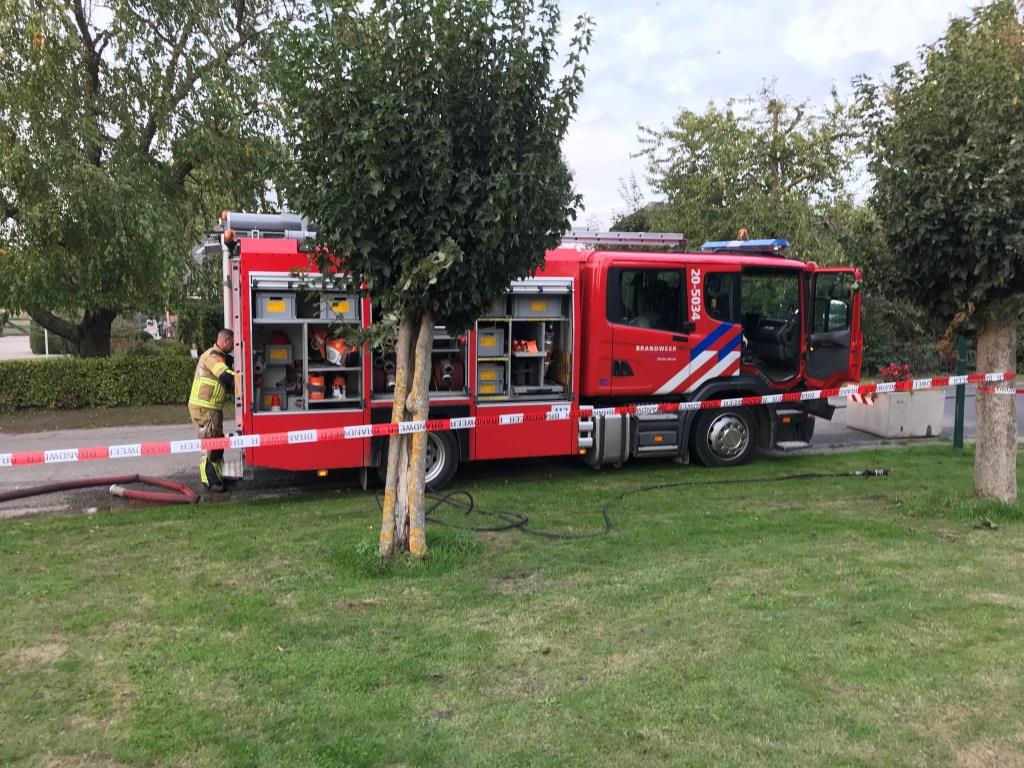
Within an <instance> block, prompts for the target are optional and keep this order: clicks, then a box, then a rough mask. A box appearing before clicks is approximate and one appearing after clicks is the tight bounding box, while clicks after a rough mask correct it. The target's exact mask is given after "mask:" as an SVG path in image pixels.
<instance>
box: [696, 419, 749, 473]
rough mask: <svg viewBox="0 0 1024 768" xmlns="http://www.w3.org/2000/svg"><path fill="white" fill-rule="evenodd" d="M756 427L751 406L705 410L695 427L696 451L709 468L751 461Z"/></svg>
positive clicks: (702, 462) (737, 464)
mask: <svg viewBox="0 0 1024 768" xmlns="http://www.w3.org/2000/svg"><path fill="white" fill-rule="evenodd" d="M756 442H757V427H756V426H755V421H754V417H753V414H751V413H750V410H749V409H748V408H722V409H719V410H713V411H702V412H701V413H700V415H699V416H698V417H697V420H696V422H695V423H694V427H693V450H694V452H695V453H696V454H697V458H698V460H699V461H700V463H701V464H703V465H704V466H706V467H738V466H739V465H741V464H746V463H747V462H748V461H750V457H751V456H752V455H753V453H754V444H755V443H756Z"/></svg>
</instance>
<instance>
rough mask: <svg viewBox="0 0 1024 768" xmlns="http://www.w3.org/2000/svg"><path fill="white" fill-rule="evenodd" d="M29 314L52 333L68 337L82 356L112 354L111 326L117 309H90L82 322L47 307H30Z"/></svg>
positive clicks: (105, 355)
mask: <svg viewBox="0 0 1024 768" xmlns="http://www.w3.org/2000/svg"><path fill="white" fill-rule="evenodd" d="M28 314H29V317H31V318H32V319H33V320H35V321H36V322H37V323H39V325H41V326H42V327H43V328H45V329H46V330H48V331H49V332H50V333H55V334H57V335H58V336H60V337H61V338H63V339H67V340H68V341H69V342H70V343H71V344H72V345H74V347H75V349H76V350H78V354H79V355H80V356H82V357H107V356H109V355H110V327H111V325H112V324H113V322H114V318H115V317H117V310H116V309H95V310H92V309H91V310H88V311H87V312H86V313H85V315H84V316H83V318H82V322H80V323H72V322H70V321H68V320H65V319H64V318H62V317H58V316H57V315H55V314H53V313H52V312H49V311H47V310H45V309H30V310H29V313H28Z"/></svg>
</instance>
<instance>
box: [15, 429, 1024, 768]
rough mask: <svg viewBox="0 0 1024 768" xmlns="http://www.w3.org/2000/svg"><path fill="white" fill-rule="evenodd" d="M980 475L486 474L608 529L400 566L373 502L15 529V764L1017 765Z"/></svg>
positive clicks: (755, 468)
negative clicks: (381, 549) (976, 488)
mask: <svg viewBox="0 0 1024 768" xmlns="http://www.w3.org/2000/svg"><path fill="white" fill-rule="evenodd" d="M972 463H973V459H972V457H970V456H968V457H966V458H955V457H954V456H953V455H952V451H951V449H950V448H949V447H948V446H931V447H923V448H912V449H905V450H885V451H876V452H867V453H847V454H840V455H831V456H824V455H822V456H805V457H784V458H781V459H761V460H759V461H757V462H755V463H754V464H752V465H750V466H748V467H744V468H742V469H739V470H733V471H723V470H711V471H708V470H702V469H699V468H694V467H689V468H680V467H677V466H676V465H674V464H670V463H665V464H661V463H658V464H655V463H648V464H646V465H645V464H642V463H641V464H637V465H634V466H629V467H624V468H623V469H621V470H604V471H601V472H593V471H592V470H589V469H587V468H585V467H583V466H580V467H578V468H577V467H575V466H570V467H569V468H565V467H564V466H563V467H561V468H559V469H558V470H557V471H554V472H551V473H548V472H545V471H542V470H540V469H537V468H533V469H528V470H527V471H519V472H516V473H515V474H512V473H510V474H509V476H508V478H507V479H502V478H501V476H500V475H498V474H497V473H498V472H499V471H501V470H499V469H495V470H493V471H492V472H490V473H489V474H488V473H486V472H485V473H479V472H477V473H475V474H474V473H470V475H469V478H468V480H466V481H464V482H463V483H461V484H460V487H463V488H466V489H467V490H470V491H471V492H472V493H473V494H474V496H475V497H476V500H477V503H478V504H480V505H481V506H483V507H484V508H489V509H495V508H503V509H518V510H521V511H523V512H525V513H527V514H528V515H529V516H530V520H531V525H533V526H534V527H536V528H538V529H547V530H560V531H574V530H575V531H585V530H593V529H599V528H600V527H601V524H602V521H601V515H600V509H601V507H602V505H603V504H604V503H605V502H606V501H611V502H612V504H611V506H610V508H609V513H610V515H611V518H612V520H613V523H614V525H615V528H616V530H615V531H614V532H613V533H612V534H611V535H609V536H606V537H599V538H594V539H588V540H583V541H575V542H559V541H551V540H546V539H540V538H536V537H531V536H527V535H524V534H522V533H517V532H511V533H500V534H494V533H489V534H466V533H462V532H459V531H452V530H449V529H444V528H440V527H437V526H432V527H431V528H430V529H429V532H428V543H429V544H430V546H431V551H432V558H431V560H430V561H429V562H428V563H426V564H416V565H410V564H407V563H398V564H395V565H393V566H391V567H390V568H387V569H381V568H379V567H378V566H376V564H375V562H374V559H373V557H372V554H371V552H372V549H373V546H374V542H375V534H374V531H375V527H376V524H377V522H378V514H377V512H376V508H375V506H374V504H373V501H372V497H371V496H370V495H369V494H364V493H362V492H350V493H346V494H342V495H339V496H334V497H330V498H316V499H309V500H302V501H296V500H291V501H271V502H263V503H249V504H238V503H227V504H221V505H203V506H199V507H194V508H162V509H147V510H143V511H133V512H113V513H106V514H100V515H98V516H94V517H79V518H50V519H46V518H37V519H30V520H18V521H9V522H3V523H0V606H2V614H0V615H2V616H3V621H2V622H0V690H2V692H3V693H2V695H0V765H4V766H54V767H56V766H60V767H61V768H65V767H67V768H71V767H74V768H84V767H85V766H104V767H105V768H110V767H111V766H124V765H131V766H135V765H146V766H183V765H187V766H275V767H276V766H348V765H353V766H360V765H390V766H434V765H445V766H447V765H453V766H523V765H531V766H534V765H536V766H566V765H573V766H577V765H578V766H615V767H616V768H618V767H619V766H633V765H707V766H721V765H736V766H740V765H777V766H806V765H829V766H831V765H872V766H874V765H908V766H937V765H964V766H987V765H991V766H997V765H998V766H1012V765H1022V764H1024V715H1022V712H1024V651H1022V638H1024V525H1022V524H1021V522H1019V520H1020V516H1019V515H1018V514H1017V513H1016V512H1011V513H1009V514H1007V513H1005V512H1004V513H1003V515H1002V516H999V513H998V511H997V510H996V509H995V508H993V507H989V506H976V505H974V504H972V503H971V502H965V501H963V500H962V499H964V498H965V497H966V496H967V494H968V492H969V489H970V477H971V468H972ZM866 466H887V467H889V468H890V469H891V470H892V475H891V476H890V477H888V478H880V479H874V478H872V479H864V478H842V479H826V478H816V479H801V480H789V481H783V482H758V479H760V478H767V477H773V476H778V475H780V474H787V473H795V472H823V471H834V470H852V469H859V468H862V467H866ZM512 469H513V471H514V469H515V468H514V467H512ZM1022 477H1024V473H1022ZM708 481H712V482H713V484H707V485H701V484H702V483H707V482H708ZM720 481H729V482H725V483H722V482H720ZM732 481H736V482H732ZM659 483H686V484H690V487H686V486H676V487H670V488H662V489H660V490H653V491H643V492H642V491H641V490H640V489H641V488H642V487H644V486H650V485H655V484H659ZM979 513H982V514H987V515H988V516H989V518H991V519H992V520H994V521H996V522H997V523H998V524H999V525H998V527H997V528H996V529H994V530H992V529H985V528H977V527H975V522H976V520H977V516H978V514H979ZM448 516H449V518H450V519H452V520H457V518H458V515H456V514H449V515H448Z"/></svg>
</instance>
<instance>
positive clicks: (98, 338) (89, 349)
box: [78, 309, 117, 357]
mask: <svg viewBox="0 0 1024 768" xmlns="http://www.w3.org/2000/svg"><path fill="white" fill-rule="evenodd" d="M115 317H117V311H116V310H113V309H97V310H89V311H87V312H86V313H85V317H83V318H82V322H81V324H79V326H78V327H79V328H80V329H81V336H80V340H79V342H78V354H79V355H80V356H81V357H109V356H110V327H111V326H112V325H113V323H114V318H115Z"/></svg>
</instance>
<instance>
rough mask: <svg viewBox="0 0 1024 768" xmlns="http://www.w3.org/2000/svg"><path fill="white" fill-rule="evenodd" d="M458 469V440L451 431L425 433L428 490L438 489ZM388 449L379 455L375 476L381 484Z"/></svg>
mask: <svg viewBox="0 0 1024 768" xmlns="http://www.w3.org/2000/svg"><path fill="white" fill-rule="evenodd" d="M458 469H459V441H458V440H456V439H455V435H453V434H452V433H451V432H428V433H427V461H426V472H425V475H426V481H427V490H428V491H440V490H441V489H442V488H444V487H446V486H447V485H448V483H450V482H451V481H452V478H454V477H455V473H456V472H457V471H458ZM387 475H388V451H387V447H385V449H384V453H383V454H382V455H381V463H380V465H379V466H378V467H377V477H378V478H379V479H380V482H381V485H384V484H385V483H386V482H387Z"/></svg>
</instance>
